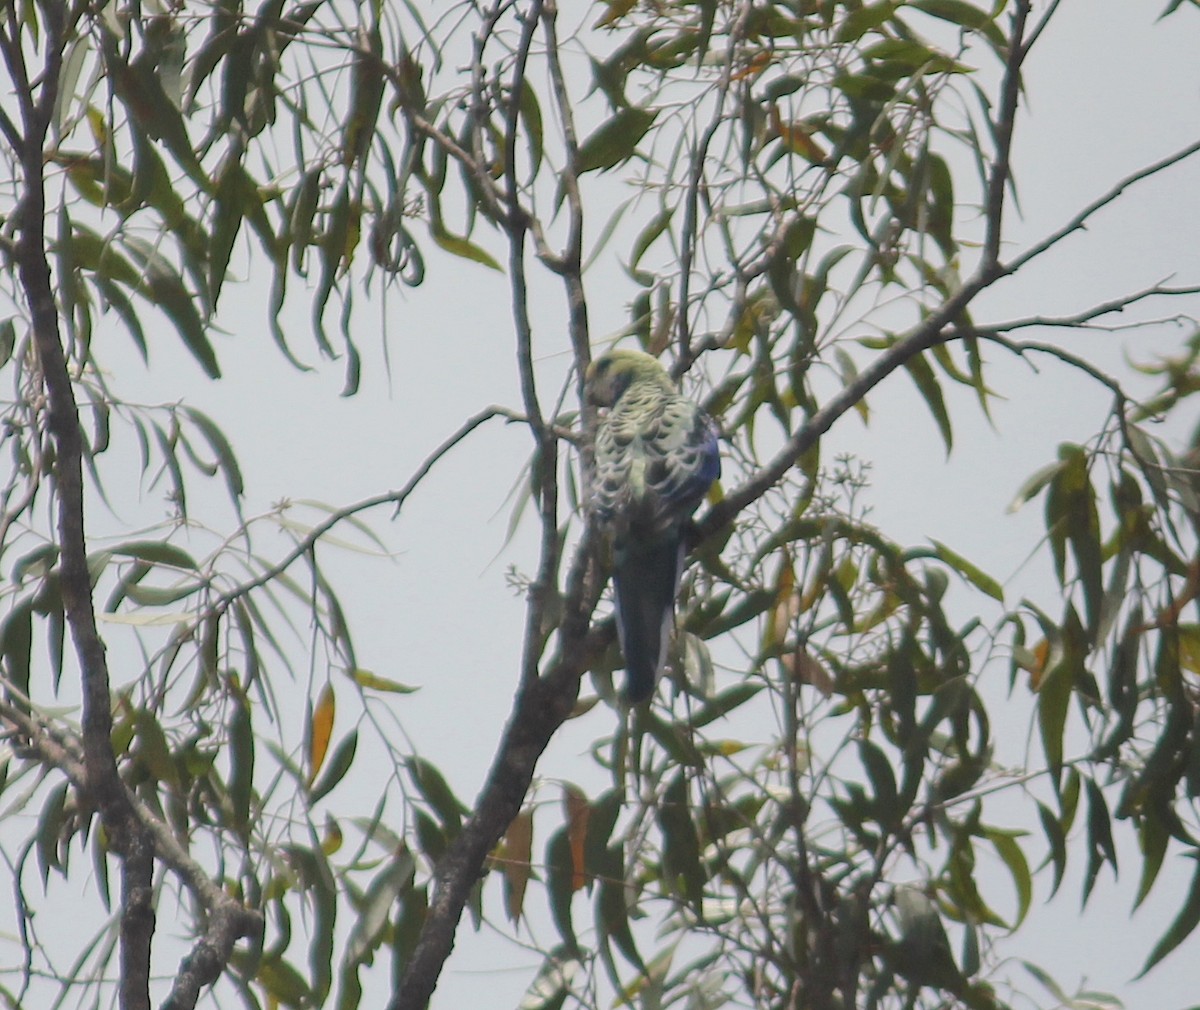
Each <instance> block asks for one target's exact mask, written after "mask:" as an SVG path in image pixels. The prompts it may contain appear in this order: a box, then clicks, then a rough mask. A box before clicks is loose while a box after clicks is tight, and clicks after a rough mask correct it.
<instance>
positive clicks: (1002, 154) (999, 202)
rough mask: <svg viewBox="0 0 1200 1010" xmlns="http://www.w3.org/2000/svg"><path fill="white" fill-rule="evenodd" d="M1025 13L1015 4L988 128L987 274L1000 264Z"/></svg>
mask: <svg viewBox="0 0 1200 1010" xmlns="http://www.w3.org/2000/svg"><path fill="white" fill-rule="evenodd" d="M1029 9H1030V3H1029V0H1017V5H1016V10H1014V11H1013V16H1012V28H1011V30H1010V31H1009V36H1008V59H1007V60H1006V62H1005V67H1004V81H1003V83H1002V85H1001V98H1000V112H999V115H998V116H997V118H996V122H995V123H994V124H993V128H992V132H993V134H994V136H995V138H996V156H995V157H994V158H993V159H992V165H991V174H990V176H989V178H988V190H987V203H986V207H987V233H986V237H985V238H984V243H983V264H984V270H985V271H986V272H989V273H990V272H991V271H993V270H995V269H996V267H997V266H998V264H999V262H1000V238H1001V235H1002V234H1003V224H1004V202H1005V201H1004V191H1005V189H1006V188H1007V187H1008V183H1009V179H1010V178H1011V177H1012V166H1011V158H1012V139H1013V127H1014V126H1015V125H1016V120H1017V104H1018V102H1019V100H1020V97H1021V65H1022V64H1023V63H1024V61H1025V56H1026V54H1027V53H1028V52H1029V49H1028V47H1027V46H1026V45H1024V42H1023V39H1024V36H1025V22H1026V19H1027V18H1028V17H1029Z"/></svg>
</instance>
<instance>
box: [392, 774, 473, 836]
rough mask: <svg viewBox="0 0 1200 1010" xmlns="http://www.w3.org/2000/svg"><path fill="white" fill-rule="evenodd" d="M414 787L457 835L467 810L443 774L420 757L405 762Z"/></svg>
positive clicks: (445, 824)
mask: <svg viewBox="0 0 1200 1010" xmlns="http://www.w3.org/2000/svg"><path fill="white" fill-rule="evenodd" d="M404 763H405V765H406V766H407V768H408V773H409V776H410V777H411V778H412V781H413V785H415V786H416V787H417V789H418V790H419V791H420V793H421V795H422V796H423V797H425V801H426V802H427V803H428V804H429V806H430V808H431V809H432V810H433V812H434V813H436V814H437V816H438V819H439V820H440V821H441V822H442V824H443V825H444V826H445V827H447V828H450V829H453V830H452V833H454V834H457V832H458V828H459V827H460V826H461V824H462V815H463V814H465V813H466V812H467V808H466V807H465V806H463V804H462V803H461V802H460V801H459V799H458V798H457V797H456V796H455V795H454V793H453V792H452V791H451V789H450V786H449V785H447V783H446V780H445V778H443V777H442V773H441V772H440V771H438V770H437V769H436V768H435V767H434V766H433V765H432V764H430V763H429V762H428V761H426V760H425V759H424V758H420V757H410V758H407V759H406V760H405V762H404Z"/></svg>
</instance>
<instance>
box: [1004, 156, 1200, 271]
mask: <svg viewBox="0 0 1200 1010" xmlns="http://www.w3.org/2000/svg"><path fill="white" fill-rule="evenodd" d="M1197 153H1200V140H1197V141H1195V142H1193V143H1191V144H1188V145H1187V146H1186V147H1183V148H1180V149H1179V150H1178V151H1175V152H1174V153H1172V154H1168V155H1167V156H1166V157H1164V158H1160V159H1159V160H1158V161H1156V162H1153V163H1152V164H1149V165H1147V166H1145V167H1144V168H1140V169H1138V170H1137V171H1136V172H1130V173H1129V175H1127V176H1125V177H1124V178H1123V179H1121V180H1120V181H1119V182H1117V183H1116V184H1115V185H1114V186H1113V187H1112V188H1111V189H1109V190H1108V191H1107V192H1105V193H1104V194H1103V195H1102V196H1099V197H1097V198H1096V199H1095V200H1093V201H1092V202H1091V203H1089V204H1088V205H1087V206H1086V207H1084V208H1083V209H1082V210H1081V211H1079V213H1078V214H1076V215H1075V216H1074V217H1073V218H1071V220H1070V221H1068V222H1067V223H1066V224H1064V225H1063V226H1062V227H1061V228H1059V229H1058V230H1056V231H1053V232H1051V233H1050V234H1049V235H1047V236H1046V237H1045V238H1044V239H1042V240H1041V241H1040V242H1037V243H1035V244H1034V245H1032V246H1030V247H1029V248H1028V249H1026V250H1025V252H1023V253H1021V254H1020V255H1019V256H1017V257H1015V258H1014V259H1011V260H1009V261H1008V262H1007V263H1002V264H1000V266H999V269H1000V270H1001V271H1002V272H1003V273H1005V274H1013V273H1016V272H1017V271H1018V270H1020V269H1021V267H1023V266H1025V264H1026V263H1028V262H1030V261H1031V260H1034V259H1036V258H1037V257H1039V256H1041V255H1042V253H1044V252H1046V251H1047V250H1049V249H1052V248H1053V247H1054V246H1056V245H1058V243H1059V242H1061V241H1062V240H1063V239H1065V238H1066V237H1067V236H1068V235H1071V234H1073V233H1074V232H1077V231H1080V230H1081V229H1083V228H1084V227H1086V226H1087V223H1088V221H1089V220H1090V219H1091V218H1092V217H1094V216H1095V215H1096V214H1097V213H1098V212H1099V211H1101V210H1103V209H1104V208H1105V207H1107V206H1108V205H1109V204H1111V203H1113V202H1114V201H1115V200H1116V199H1117V198H1118V197H1119V196H1121V194H1122V193H1124V192H1125V190H1127V189H1128V188H1129V187H1130V186H1133V185H1135V184H1137V183H1139V182H1143V181H1145V180H1146V179H1149V178H1151V177H1152V176H1155V175H1158V174H1159V173H1160V172H1163V171H1165V170H1166V169H1168V168H1173V167H1174V166H1175V165H1178V164H1179V163H1180V162H1183V161H1186V160H1187V159H1188V158H1190V157H1192V155H1194V154H1197Z"/></svg>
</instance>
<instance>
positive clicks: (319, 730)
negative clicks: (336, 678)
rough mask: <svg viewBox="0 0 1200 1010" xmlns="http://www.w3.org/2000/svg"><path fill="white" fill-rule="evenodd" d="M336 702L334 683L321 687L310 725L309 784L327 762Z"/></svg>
mask: <svg viewBox="0 0 1200 1010" xmlns="http://www.w3.org/2000/svg"><path fill="white" fill-rule="evenodd" d="M335 708H336V704H335V702H334V700H333V685H332V684H326V685H325V686H324V687H323V688H322V689H321V696H320V697H319V698H318V699H317V707H316V708H315V709H313V714H312V721H311V722H310V723H309V727H308V784H309V785H312V783H313V782H314V780H315V779H316V777H317V772H319V771H320V770H321V765H322V764H324V763H325V755H326V753H327V752H328V751H329V738H330V737H331V736H333V714H334V709H335Z"/></svg>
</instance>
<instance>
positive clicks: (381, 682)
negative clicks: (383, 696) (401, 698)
mask: <svg viewBox="0 0 1200 1010" xmlns="http://www.w3.org/2000/svg"><path fill="white" fill-rule="evenodd" d="M351 676H352V677H353V678H354V682H355V683H356V684H357V685H358V686H359V687H366V688H370V689H371V690H372V691H385V692H387V693H388V694H412V693H413V692H414V691H419V690H420V688H418V687H413V686H411V685H410V684H401V683H400V681H398V680H391V679H389V678H388V677H381V676H379V674H377V673H372V672H371V671H370V670H361V669H359V670H355V671H354V672H353V673H352V674H351Z"/></svg>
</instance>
